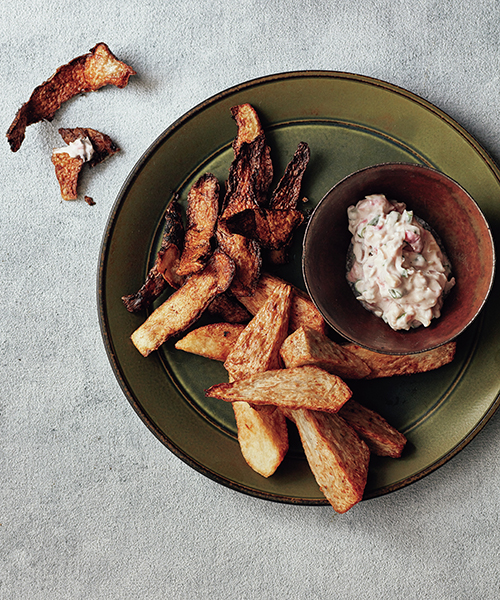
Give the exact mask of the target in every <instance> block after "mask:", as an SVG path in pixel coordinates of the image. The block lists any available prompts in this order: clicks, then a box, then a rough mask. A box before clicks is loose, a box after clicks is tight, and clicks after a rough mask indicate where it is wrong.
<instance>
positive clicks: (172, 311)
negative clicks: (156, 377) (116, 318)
mask: <svg viewBox="0 0 500 600" xmlns="http://www.w3.org/2000/svg"><path fill="white" fill-rule="evenodd" d="M233 276H234V263H233V261H232V260H231V259H230V258H229V257H228V256H227V255H226V254H224V253H223V252H221V251H220V250H215V251H214V253H213V254H212V257H211V258H210V261H209V262H208V264H207V266H206V267H205V268H204V269H203V271H200V272H199V273H195V274H194V275H192V276H191V277H189V278H188V279H187V280H186V282H185V283H184V284H183V285H182V286H181V287H180V288H179V289H178V290H177V291H175V292H174V293H173V294H172V295H171V296H169V297H168V298H167V300H165V302H164V303H163V304H162V305H161V306H159V307H158V308H157V309H156V310H155V311H154V312H153V313H151V315H150V316H149V317H148V318H147V319H146V321H144V323H143V324H142V325H141V326H140V327H139V328H138V329H136V330H135V331H134V332H133V334H132V336H131V339H132V342H133V344H134V346H135V347H136V348H137V350H139V352H140V353H141V354H142V355H143V356H148V355H149V354H150V353H151V352H153V351H154V350H157V349H158V348H159V347H160V346H161V344H163V343H164V342H165V341H166V340H167V339H168V338H170V337H172V336H173V335H176V334H178V333H180V332H182V331H184V330H186V329H187V328H188V327H189V326H190V325H192V324H193V323H194V322H195V321H196V320H197V319H198V317H199V316H200V314H201V313H202V312H203V311H204V310H205V308H206V307H207V306H208V304H209V303H210V302H211V301H212V300H213V299H214V298H215V296H217V294H221V293H222V292H225V291H226V290H227V288H228V287H229V285H230V283H231V281H232V279H233Z"/></svg>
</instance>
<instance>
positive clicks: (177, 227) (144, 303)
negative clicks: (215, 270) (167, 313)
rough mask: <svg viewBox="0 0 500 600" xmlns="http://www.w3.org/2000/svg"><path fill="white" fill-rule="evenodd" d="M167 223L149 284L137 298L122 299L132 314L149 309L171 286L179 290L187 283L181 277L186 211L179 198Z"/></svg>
mask: <svg viewBox="0 0 500 600" xmlns="http://www.w3.org/2000/svg"><path fill="white" fill-rule="evenodd" d="M164 220H165V224H164V229H163V236H162V241H161V247H160V249H159V250H158V253H157V255H156V260H155V263H154V265H153V267H152V268H151V269H150V270H149V272H148V274H147V276H146V281H145V282H144V284H143V285H142V287H141V288H140V289H139V290H138V291H137V292H136V293H135V294H130V295H128V296H123V297H122V301H123V303H124V304H125V307H126V308H127V310H128V311H129V312H139V311H140V310H143V309H145V308H148V307H149V306H150V304H151V303H152V302H153V300H156V298H158V297H159V296H160V294H161V293H162V292H163V291H164V290H165V289H166V288H167V287H168V286H169V285H170V286H171V287H173V288H174V289H178V288H179V287H181V285H182V283H183V281H184V277H180V276H179V275H177V269H178V267H179V261H180V256H181V253H182V248H183V241H184V225H183V223H182V211H181V207H180V204H179V202H178V201H177V198H174V199H173V200H172V202H171V203H170V204H169V206H168V208H167V210H166V213H165V219H164Z"/></svg>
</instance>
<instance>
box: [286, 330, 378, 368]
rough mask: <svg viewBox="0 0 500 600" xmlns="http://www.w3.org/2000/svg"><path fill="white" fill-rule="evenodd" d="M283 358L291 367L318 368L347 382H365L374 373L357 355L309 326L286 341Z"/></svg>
mask: <svg viewBox="0 0 500 600" xmlns="http://www.w3.org/2000/svg"><path fill="white" fill-rule="evenodd" d="M281 358H282V359H283V362H284V363H285V366H287V367H302V366H303V365H315V366H317V367H319V368H320V369H324V370H325V371H328V372H329V373H335V375H338V376H339V377H342V378H344V379H364V378H365V377H367V376H369V374H370V373H371V369H370V367H369V366H368V365H367V364H366V363H365V362H363V360H361V358H359V357H358V356H356V354H353V353H352V352H349V350H347V349H346V347H345V346H341V345H340V344H336V343H335V342H334V341H333V340H331V339H329V338H328V337H327V336H326V335H325V334H324V333H320V332H318V331H316V330H315V329H313V328H312V327H309V326H308V325H302V326H301V327H299V328H298V329H297V330H296V331H294V332H293V333H291V334H290V335H289V336H288V337H287V338H286V340H285V341H284V342H283V345H282V346H281Z"/></svg>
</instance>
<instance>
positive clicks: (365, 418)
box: [338, 398, 406, 458]
mask: <svg viewBox="0 0 500 600" xmlns="http://www.w3.org/2000/svg"><path fill="white" fill-rule="evenodd" d="M338 414H339V415H340V416H341V417H342V418H343V419H344V420H345V421H347V422H348V423H349V425H350V426H351V427H352V428H353V429H354V431H355V432H356V433H357V434H358V435H359V437H360V438H361V439H362V440H363V441H364V442H365V443H366V445H367V446H368V448H369V449H370V450H371V452H373V454H376V455H378V456H390V457H391V458H399V457H400V456H401V453H402V452H403V448H404V447H405V445H406V437H405V436H404V435H403V434H402V433H400V432H399V431H398V430H397V429H394V427H392V425H389V423H388V422H387V421H386V420H385V419H384V418H383V417H382V416H381V415H379V414H378V413H377V412H375V411H373V410H370V409H369V408H366V407H365V406H363V405H362V404H359V402H356V401H355V400H352V398H351V400H349V401H348V402H346V403H345V404H344V406H343V407H342V408H341V409H340V410H339V413H338Z"/></svg>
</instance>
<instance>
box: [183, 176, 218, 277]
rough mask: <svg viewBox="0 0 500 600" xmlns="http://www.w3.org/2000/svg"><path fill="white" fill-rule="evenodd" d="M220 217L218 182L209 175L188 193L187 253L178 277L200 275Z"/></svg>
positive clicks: (210, 250)
mask: <svg viewBox="0 0 500 600" xmlns="http://www.w3.org/2000/svg"><path fill="white" fill-rule="evenodd" d="M218 215H219V182H218V180H217V178H216V177H215V175H212V173H206V174H205V175H202V176H201V177H200V178H199V179H198V181H196V183H195V184H194V185H193V186H192V187H191V189H190V190H189V194H188V198H187V227H186V235H185V238H184V250H183V252H182V256H181V262H180V265H179V268H178V270H177V275H179V276H181V277H185V276H188V275H192V274H193V273H197V272H198V271H201V270H202V269H203V268H204V267H205V265H206V264H207V262H208V259H209V258H210V255H211V254H212V249H213V248H212V240H213V238H214V234H215V226H216V224H217V217H218Z"/></svg>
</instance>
